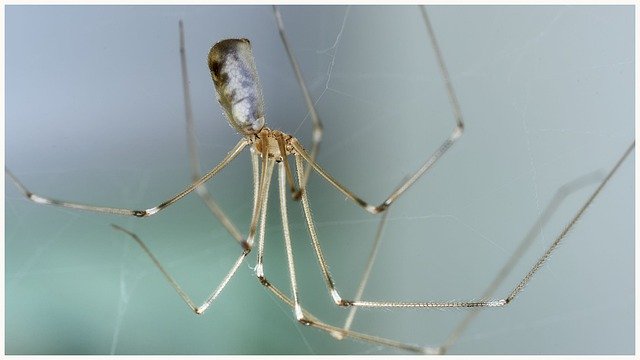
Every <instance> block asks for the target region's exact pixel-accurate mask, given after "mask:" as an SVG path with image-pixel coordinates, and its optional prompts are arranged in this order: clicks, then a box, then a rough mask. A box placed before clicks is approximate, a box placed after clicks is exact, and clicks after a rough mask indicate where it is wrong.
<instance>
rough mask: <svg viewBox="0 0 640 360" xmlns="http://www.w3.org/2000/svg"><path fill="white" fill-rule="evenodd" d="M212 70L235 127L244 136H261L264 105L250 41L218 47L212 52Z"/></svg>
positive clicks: (220, 99)
mask: <svg viewBox="0 0 640 360" xmlns="http://www.w3.org/2000/svg"><path fill="white" fill-rule="evenodd" d="M209 70H211V77H212V78H213V83H214V85H215V88H216V94H217V97H218V102H219V103H220V105H221V106H222V108H223V109H224V111H225V113H226V114H227V118H228V119H229V123H230V124H231V126H233V127H234V128H235V129H236V130H238V131H239V132H240V133H242V134H246V135H250V134H256V133H258V132H259V131H260V130H261V129H262V127H263V126H264V121H265V119H264V103H263V100H262V89H261V88H260V81H259V79H258V71H257V70H256V64H255V62H254V60H253V53H252V52H251V44H250V43H249V40H247V39H226V40H222V41H220V42H218V43H217V44H215V45H214V46H213V47H212V48H211V51H210V52H209Z"/></svg>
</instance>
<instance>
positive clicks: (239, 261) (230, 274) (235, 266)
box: [111, 224, 249, 315]
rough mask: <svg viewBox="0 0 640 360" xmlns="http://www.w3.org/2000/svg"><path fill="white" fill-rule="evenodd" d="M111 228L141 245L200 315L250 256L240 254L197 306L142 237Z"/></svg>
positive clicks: (186, 301)
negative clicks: (214, 287)
mask: <svg viewBox="0 0 640 360" xmlns="http://www.w3.org/2000/svg"><path fill="white" fill-rule="evenodd" d="M111 226H113V228H114V229H116V230H119V231H122V232H124V233H125V234H127V235H129V236H130V237H131V238H132V239H133V240H134V241H135V242H136V243H138V245H140V247H141V248H142V250H143V251H144V252H145V253H146V254H147V255H149V258H151V261H153V264H154V265H155V266H156V267H157V268H158V269H159V270H160V271H161V272H162V275H164V277H165V279H166V280H167V281H168V282H169V284H170V285H171V286H172V287H173V288H174V289H175V290H176V292H177V293H178V295H180V297H181V298H182V300H184V302H185V303H186V304H187V306H189V308H191V310H192V311H193V312H195V313H196V314H198V315H200V314H203V313H204V312H205V311H206V310H207V309H208V308H209V306H210V305H211V303H212V302H213V301H214V300H215V299H216V298H217V297H218V295H220V293H221V292H222V290H223V289H224V287H225V286H226V285H227V283H229V281H230V280H231V278H232V277H233V275H235V273H236V271H237V270H238V268H239V267H240V265H241V264H242V261H243V260H244V259H245V258H246V257H247V255H248V254H249V250H243V251H242V253H241V254H240V257H238V259H237V260H236V262H235V263H234V264H233V266H232V267H231V269H230V270H229V272H228V273H227V275H226V276H225V277H224V279H222V282H220V284H219V285H218V287H217V288H216V289H215V290H214V291H213V292H212V293H211V294H210V295H209V297H208V298H207V300H206V301H205V302H204V303H202V305H200V306H196V305H195V303H194V302H193V301H192V300H191V298H190V297H189V295H187V293H185V292H184V290H182V288H181V287H180V284H178V282H177V281H176V280H175V279H174V278H173V276H171V274H169V272H168V271H167V270H166V269H165V268H164V267H163V266H162V264H161V263H160V261H159V260H158V258H156V257H155V255H153V253H152V252H151V250H149V248H148V247H147V245H145V243H144V242H143V241H142V239H140V237H138V235H136V234H134V233H133V232H131V231H129V230H127V229H125V228H123V227H120V226H118V225H115V224H111Z"/></svg>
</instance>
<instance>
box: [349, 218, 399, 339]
mask: <svg viewBox="0 0 640 360" xmlns="http://www.w3.org/2000/svg"><path fill="white" fill-rule="evenodd" d="M388 215H389V212H388V211H385V212H384V213H383V214H382V218H380V222H379V223H378V229H377V230H376V236H375V238H374V240H373V246H372V247H371V252H370V253H369V258H368V260H367V265H366V266H365V270H364V272H363V273H362V279H360V284H359V285H358V290H356V294H355V295H354V296H353V300H354V301H358V300H360V299H361V298H362V294H363V293H364V289H365V287H366V286H367V282H368V281H369V275H371V270H372V269H373V263H374V261H375V259H376V255H377V254H378V249H379V248H380V241H381V239H382V232H383V230H384V225H385V224H386V222H387V216H388ZM357 310H358V307H357V306H352V307H351V308H350V309H349V315H347V318H346V320H345V322H344V325H343V327H342V328H343V329H345V330H349V329H350V328H351V324H352V323H353V319H354V318H355V316H356V311H357Z"/></svg>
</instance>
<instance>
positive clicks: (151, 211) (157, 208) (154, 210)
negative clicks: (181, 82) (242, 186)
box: [4, 138, 249, 217]
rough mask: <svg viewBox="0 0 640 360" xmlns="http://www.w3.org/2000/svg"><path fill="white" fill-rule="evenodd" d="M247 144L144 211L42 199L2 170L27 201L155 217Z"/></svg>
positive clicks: (208, 176) (241, 145) (243, 141)
mask: <svg viewBox="0 0 640 360" xmlns="http://www.w3.org/2000/svg"><path fill="white" fill-rule="evenodd" d="M248 144H249V141H248V140H246V139H244V138H243V139H241V140H240V141H238V143H237V144H236V145H235V146H234V147H233V149H231V151H230V152H229V153H228V154H227V155H226V156H225V157H224V159H222V161H221V162H220V163H218V165H216V166H215V167H214V168H213V169H211V171H209V172H208V173H206V174H205V175H204V176H202V177H201V178H200V179H198V180H197V181H194V182H193V183H192V184H191V185H189V186H187V187H186V188H185V189H184V190H182V191H181V192H179V193H178V194H176V195H174V196H172V197H171V198H169V199H167V200H165V201H163V202H161V203H160V204H159V205H156V206H154V207H152V208H148V209H146V210H133V209H125V208H113V207H106V206H95V205H86V204H79V203H73V202H67V201H63V200H56V199H52V198H48V197H43V196H40V195H38V194H35V193H33V192H31V191H30V190H29V189H27V188H26V187H25V186H24V185H23V184H22V182H20V180H18V178H17V177H16V176H15V175H13V173H11V171H9V169H7V168H6V167H5V168H4V171H5V173H6V174H7V175H8V176H9V177H10V178H11V180H12V181H13V183H14V184H15V185H16V187H17V188H18V190H20V192H21V193H22V195H24V196H25V197H26V198H27V199H28V200H31V201H33V202H35V203H37V204H43V205H54V206H60V207H66V208H70V209H78V210H85V211H93V212H98V213H104V214H111V215H122V216H135V217H147V216H151V215H155V214H157V213H158V212H160V211H162V210H164V209H166V208H167V207H169V206H170V205H173V204H174V203H176V202H178V201H179V200H180V199H182V198H183V197H185V196H186V195H187V194H189V193H190V192H192V191H193V190H195V189H196V188H197V187H198V186H200V185H202V184H204V183H205V182H206V181H208V180H209V179H211V178H212V177H214V176H215V175H216V174H217V173H218V172H220V170H222V169H223V168H224V167H225V166H227V165H229V163H230V162H231V161H232V160H233V159H235V158H236V156H238V154H240V151H242V149H244V148H245V146H247V145H248Z"/></svg>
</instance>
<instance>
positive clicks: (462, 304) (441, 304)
mask: <svg viewBox="0 0 640 360" xmlns="http://www.w3.org/2000/svg"><path fill="white" fill-rule="evenodd" d="M634 147H635V140H634V141H633V143H632V144H631V145H630V146H629V147H628V148H627V149H626V151H625V152H624V154H623V155H622V156H621V157H620V158H619V160H618V161H617V162H616V164H615V166H614V167H613V168H612V169H611V171H609V173H608V174H607V176H606V177H605V178H604V179H603V180H602V182H601V183H600V185H599V186H598V187H597V188H596V190H594V192H593V193H592V194H591V196H590V197H589V198H588V199H587V200H586V201H585V203H584V204H583V205H582V207H581V208H580V209H579V210H578V211H577V212H576V214H575V215H574V217H573V218H572V219H571V220H570V221H569V223H568V224H567V225H566V226H565V228H564V229H563V231H562V232H561V233H560V234H559V235H558V236H557V237H556V238H555V240H554V241H553V243H552V244H551V245H550V246H549V248H547V250H546V251H545V252H544V254H542V256H540V258H539V259H538V261H537V262H536V263H535V264H534V265H533V267H532V268H531V270H529V272H528V273H527V274H526V275H525V276H524V278H522V280H521V281H520V282H519V283H518V284H517V285H516V286H515V288H514V289H513V290H512V291H511V292H510V293H509V294H508V295H507V296H505V297H504V298H501V299H496V300H486V301H435V302H431V301H429V302H401V301H361V300H358V301H355V300H344V299H342V298H341V297H340V294H339V293H338V291H337V290H336V288H335V286H334V280H333V279H332V277H331V274H330V273H329V269H328V264H327V262H326V260H325V258H324V255H323V254H322V249H321V248H320V244H319V242H318V237H317V235H316V232H315V228H314V226H313V220H312V218H311V212H310V210H309V202H308V199H307V196H306V193H305V192H303V193H302V205H303V208H304V212H305V218H306V219H307V225H308V227H309V233H310V234H311V239H312V242H313V248H314V250H315V252H316V256H317V258H318V262H319V263H320V268H321V270H322V274H323V276H324V279H325V283H326V284H327V290H328V291H329V294H330V296H331V298H332V299H333V301H334V302H335V303H336V304H337V305H340V306H362V307H375V308H479V307H501V306H505V305H507V304H509V303H510V302H511V301H513V299H515V298H516V296H517V295H518V294H519V293H520V292H521V291H522V290H523V289H524V287H525V286H526V285H527V284H528V283H529V281H531V278H533V276H534V275H535V273H536V272H538V270H540V268H541V267H542V266H543V265H544V263H545V262H546V261H547V260H548V259H549V257H550V256H551V255H552V253H553V252H554V250H555V249H556V248H557V247H558V245H559V244H560V242H561V241H562V240H563V239H564V238H565V237H566V235H567V234H568V233H569V231H570V230H571V229H572V228H573V226H574V225H575V224H576V223H577V221H578V220H579V219H580V218H581V217H582V215H583V214H584V212H585V211H586V209H587V208H588V207H589V205H591V203H592V202H593V201H594V199H595V198H596V196H598V194H599V193H600V191H601V190H602V188H603V187H604V186H605V185H606V184H607V183H608V182H609V179H611V177H612V176H613V174H614V173H615V172H616V171H617V170H618V168H619V167H620V165H621V164H622V162H623V161H624V160H625V159H626V158H627V156H628V155H629V154H630V153H631V151H632V150H633V149H634ZM296 165H297V167H298V168H299V167H300V165H301V160H300V157H298V156H296ZM298 171H300V170H299V169H298Z"/></svg>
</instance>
